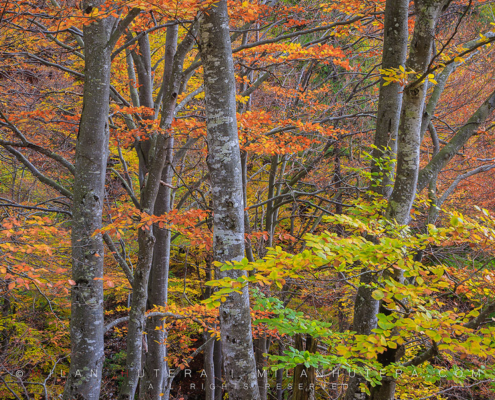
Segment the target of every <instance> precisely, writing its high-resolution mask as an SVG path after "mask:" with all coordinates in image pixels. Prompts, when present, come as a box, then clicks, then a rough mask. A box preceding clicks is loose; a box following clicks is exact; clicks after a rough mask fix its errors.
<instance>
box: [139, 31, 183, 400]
mask: <svg viewBox="0 0 495 400" xmlns="http://www.w3.org/2000/svg"><path fill="white" fill-rule="evenodd" d="M177 36H178V26H177V25H174V26H171V27H168V28H167V36H166V44H165V54H166V57H165V65H166V67H165V71H164V74H163V80H164V81H163V82H164V85H165V88H166V87H167V85H171V80H172V79H173V62H174V57H175V51H176V46H177ZM146 37H147V36H146ZM139 43H140V46H141V41H140V42H139ZM143 47H144V48H148V50H149V42H148V41H147V40H146V41H145V43H144V44H143ZM141 54H142V55H143V56H144V54H148V55H149V51H148V53H146V51H145V52H143V50H141ZM143 65H144V66H149V71H150V73H149V75H144V76H143V79H147V80H148V81H149V82H151V58H149V62H148V61H147V62H143ZM145 71H148V68H145ZM172 86H173V85H172ZM145 92H147V90H145ZM151 95H152V93H150V94H149V98H148V101H153V100H152V96H151ZM141 97H142V98H146V97H147V96H146V93H144V94H142V95H141ZM165 102H175V99H172V98H171V97H170V96H169V97H168V98H166V99H165ZM152 106H153V105H152V104H150V105H148V107H150V108H151V107H152ZM165 108H167V109H168V106H166V107H165ZM172 150H173V136H172V134H170V136H169V137H168V139H167V148H166V163H165V167H164V169H163V171H162V177H161V180H162V181H163V182H165V183H167V184H170V183H171V181H172V177H173V170H172V168H171V163H172V162H173V159H172V158H173V154H172ZM148 151H149V149H148ZM170 209H171V189H170V187H168V186H166V185H160V188H159V190H158V195H157V198H156V201H155V209H154V214H155V215H163V214H166V213H168V212H170ZM153 232H154V235H155V240H156V241H155V244H154V248H153V260H152V266H151V271H150V282H149V287H148V307H147V308H148V309H151V308H153V307H154V306H165V305H166V304H167V297H168V273H169V265H170V238H171V232H170V230H168V229H161V228H160V227H159V226H158V225H155V226H154V227H153ZM162 320H163V318H160V317H153V318H150V319H148V320H147V322H146V332H147V343H148V352H147V353H146V354H145V359H144V362H143V367H144V368H143V374H144V376H143V378H142V380H141V388H140V389H141V390H140V398H142V399H157V398H159V397H160V393H163V388H164V384H165V383H166V377H167V376H168V365H167V362H166V361H165V357H166V356H167V347H166V345H165V344H164V341H165V339H166V332H165V331H164V329H160V327H161V326H163V322H162ZM157 328H158V329H157Z"/></svg>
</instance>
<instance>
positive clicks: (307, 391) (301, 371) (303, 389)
mask: <svg viewBox="0 0 495 400" xmlns="http://www.w3.org/2000/svg"><path fill="white" fill-rule="evenodd" d="M294 340H295V348H296V349H297V350H300V351H303V350H306V351H309V352H310V353H316V345H317V342H316V340H315V339H314V338H313V337H312V336H310V335H306V346H304V343H303V339H302V336H301V334H296V335H295V336H294ZM315 385H316V371H315V368H314V367H309V368H306V366H304V364H298V365H297V366H296V368H294V385H293V386H294V392H293V395H292V400H314V399H315Z"/></svg>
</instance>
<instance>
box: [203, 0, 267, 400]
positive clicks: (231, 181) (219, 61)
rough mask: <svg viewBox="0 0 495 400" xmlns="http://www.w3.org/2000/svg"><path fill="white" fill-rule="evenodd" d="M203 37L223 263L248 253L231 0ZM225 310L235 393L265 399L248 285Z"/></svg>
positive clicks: (209, 17)
mask: <svg viewBox="0 0 495 400" xmlns="http://www.w3.org/2000/svg"><path fill="white" fill-rule="evenodd" d="M199 37H200V54H201V60H202V62H203V69H204V86H205V94H206V98H205V102H206V116H207V142H208V159H207V164H208V169H209V172H210V181H211V190H212V208H213V257H214V259H215V261H217V262H219V263H224V262H226V261H240V260H242V259H243V258H244V201H243V190H242V172H241V154H240V150H239V139H238V134H237V118H236V99H235V75H234V65H233V60H232V52H231V44H230V35H229V17H228V11H227V1H226V0H221V1H220V2H219V3H218V4H217V5H215V6H214V7H211V8H210V9H208V10H206V11H205V13H204V14H203V15H202V17H201V19H200V29H199ZM219 73H221V74H222V78H219V76H218V74H219ZM244 274H245V272H244V271H242V270H241V271H235V272H229V273H227V274H222V275H224V276H228V277H231V278H237V277H239V276H243V275H244ZM222 275H220V276H219V277H220V278H221V277H222ZM219 313H220V330H221V338H222V353H223V368H224V371H225V374H226V377H227V379H228V392H229V398H232V399H245V398H247V397H250V398H252V399H259V389H258V380H257V374H256V362H255V359H254V350H253V339H252V334H251V316H250V308H249V293H248V288H247V287H244V288H243V289H242V290H241V291H239V292H238V293H231V294H230V295H229V296H228V297H227V298H226V300H225V302H223V303H222V304H221V305H220V310H219Z"/></svg>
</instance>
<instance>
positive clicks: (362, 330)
mask: <svg viewBox="0 0 495 400" xmlns="http://www.w3.org/2000/svg"><path fill="white" fill-rule="evenodd" d="M373 281H375V277H374V276H373V274H372V273H371V272H367V273H364V274H363V275H361V279H360V284H361V286H359V288H358V291H357V293H356V299H355V300H354V322H353V327H352V330H353V331H355V332H356V334H357V335H370V334H371V333H372V332H371V331H372V330H373V329H375V328H376V326H377V322H378V318H377V314H378V308H379V302H378V301H377V300H375V299H374V298H373V297H372V296H371V295H372V293H373V290H374V289H373V288H371V287H367V286H366V285H369V284H370V283H372V282H373ZM364 382H366V379H365V378H364V377H362V376H359V375H355V376H353V377H351V378H349V382H348V387H347V391H346V393H345V400H360V399H365V398H367V395H366V394H365V393H364V392H362V391H361V389H360V384H361V383H364Z"/></svg>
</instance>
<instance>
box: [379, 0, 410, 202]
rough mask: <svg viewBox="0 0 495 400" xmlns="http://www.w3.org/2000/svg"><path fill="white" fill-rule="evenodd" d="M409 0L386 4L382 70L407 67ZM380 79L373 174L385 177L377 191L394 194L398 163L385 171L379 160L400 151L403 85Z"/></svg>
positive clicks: (394, 155) (387, 194)
mask: <svg viewBox="0 0 495 400" xmlns="http://www.w3.org/2000/svg"><path fill="white" fill-rule="evenodd" d="M408 12H409V0H387V3H386V5H385V29H384V40H383V60H382V69H388V68H399V67H400V66H404V64H405V62H406V57H407V40H408V35H409V29H408ZM384 84H385V81H384V80H383V79H381V81H380V95H379V99H378V114H377V122H376V133H375V142H374V145H375V146H376V147H375V148H374V149H373V159H374V160H373V161H372V162H371V173H372V174H374V175H373V177H374V178H377V177H381V182H377V183H376V186H375V187H374V188H373V190H374V191H375V192H377V193H380V194H382V195H383V196H385V197H389V196H390V194H391V193H392V185H393V179H394V167H395V163H394V162H391V163H390V164H389V167H390V169H389V170H382V167H381V165H380V164H379V163H378V162H376V161H375V159H378V158H382V159H384V160H387V159H389V160H394V159H395V157H396V153H397V131H398V129H399V121H400V113H401V106H402V87H401V86H400V84H399V83H398V82H392V83H391V84H389V85H387V86H384Z"/></svg>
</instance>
